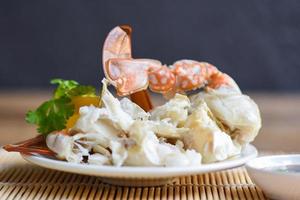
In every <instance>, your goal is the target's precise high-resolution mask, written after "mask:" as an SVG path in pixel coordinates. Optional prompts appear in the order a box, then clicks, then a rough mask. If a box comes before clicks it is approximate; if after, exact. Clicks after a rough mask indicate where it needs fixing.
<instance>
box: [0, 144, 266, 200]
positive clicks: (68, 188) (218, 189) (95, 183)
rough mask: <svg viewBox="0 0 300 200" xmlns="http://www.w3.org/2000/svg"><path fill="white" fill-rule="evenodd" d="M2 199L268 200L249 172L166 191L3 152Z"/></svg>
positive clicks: (194, 179) (199, 178)
mask: <svg viewBox="0 0 300 200" xmlns="http://www.w3.org/2000/svg"><path fill="white" fill-rule="evenodd" d="M0 199H201V200H202V199H207V200H209V199H265V197H264V195H263V193H262V191H261V190H260V189H259V188H258V187H257V186H255V185H254V184H253V182H252V181H251V179H250V178H249V176H248V174H247V172H246V170H245V169H244V168H243V167H242V168H236V169H231V170H226V171H221V172H215V173H208V174H203V175H195V176H190V177H183V178H180V179H178V180H177V181H176V182H175V183H174V184H170V185H166V186H162V187H144V188H142V187H136V188H134V187H117V186H111V185H107V184H104V183H102V182H101V181H100V180H99V179H98V178H97V177H90V176H82V175H76V174H71V173H65V172H59V171H54V170H48V169H44V168H41V167H38V166H34V165H31V164H29V163H27V162H26V161H24V160H23V159H22V158H21V156H20V155H19V154H18V153H6V152H5V151H3V150H0Z"/></svg>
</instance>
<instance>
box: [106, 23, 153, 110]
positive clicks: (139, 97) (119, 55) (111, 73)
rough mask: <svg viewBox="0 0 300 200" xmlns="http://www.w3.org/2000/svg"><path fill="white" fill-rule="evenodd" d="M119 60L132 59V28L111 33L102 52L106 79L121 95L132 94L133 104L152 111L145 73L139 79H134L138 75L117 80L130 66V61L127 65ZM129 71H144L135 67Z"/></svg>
mask: <svg viewBox="0 0 300 200" xmlns="http://www.w3.org/2000/svg"><path fill="white" fill-rule="evenodd" d="M117 59H132V54H131V27H130V26H127V25H123V26H117V27H115V28H114V29H113V30H111V31H110V32H109V34H108V36H107V37H106V40H105V42H104V46H103V51H102V62H103V70H104V74H105V76H106V78H107V79H108V80H109V81H110V83H111V84H112V85H114V86H115V87H116V88H117V92H118V94H119V95H122V96H125V95H129V94H130V98H131V99H132V100H133V102H135V103H137V104H138V105H140V106H141V107H142V108H143V109H144V110H145V111H149V110H151V109H152V108H153V106H152V103H151V100H150V98H149V94H148V93H147V90H145V89H146V88H147V86H148V85H147V84H146V83H145V82H146V81H145V80H147V79H143V77H144V76H143V75H144V73H143V72H142V74H139V75H141V76H140V78H139V79H136V78H134V77H135V76H136V74H135V75H134V76H125V77H122V78H117V77H118V76H119V75H121V72H122V70H124V69H123V68H122V67H128V66H129V65H128V62H129V60H128V61H127V62H125V63H120V62H122V61H117ZM113 60H114V61H113ZM138 63H139V62H138ZM138 63H136V62H135V67H138V66H140V65H139V64H138ZM130 66H131V65H130ZM129 69H131V71H133V70H136V73H138V72H141V70H143V69H137V68H134V67H133V68H131V67H130V68H129ZM116 79H118V81H116ZM118 88H120V89H118Z"/></svg>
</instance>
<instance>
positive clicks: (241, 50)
mask: <svg viewBox="0 0 300 200" xmlns="http://www.w3.org/2000/svg"><path fill="white" fill-rule="evenodd" d="M119 24H130V25H131V26H132V27H133V31H134V32H133V53H134V57H140V58H141V57H144V58H155V59H159V60H161V61H162V62H163V63H167V64H172V63H173V62H174V61H176V60H178V59H182V58H190V59H194V60H199V61H208V62H211V63H212V64H215V65H216V66H218V67H219V68H220V69H221V70H222V71H224V72H226V73H228V74H230V75H231V76H232V77H233V78H234V79H235V80H236V81H237V82H238V84H239V85H240V86H241V88H242V89H244V90H264V91H266V90H268V91H299V90H300V79H299V75H300V59H299V55H300V1H299V0H286V1H284V0H252V1H240V0H236V1H218V2H217V1H196V0H193V1H192V0H187V1H184V0H180V1H179V0H160V1H150V0H148V1H143V0H136V1H131V0H127V1H125V0H123V1H121V0H120V1H94V0H86V1H83V0H81V1H79V0H69V1H63V0H61V1H53V0H51V1H45V0H37V1H26V0H22V1H13V0H11V1H0V25H1V26H0V88H41V87H48V82H49V79H51V78H54V77H61V78H65V79H75V80H77V81H79V82H81V83H86V84H93V85H97V84H98V83H100V80H101V77H102V76H103V73H102V66H101V51H102V44H103V42H104V39H105V37H106V34H107V33H108V32H109V31H110V30H111V29H112V28H113V27H114V26H116V25H119Z"/></svg>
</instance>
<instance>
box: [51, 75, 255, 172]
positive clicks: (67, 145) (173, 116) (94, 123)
mask: <svg viewBox="0 0 300 200" xmlns="http://www.w3.org/2000/svg"><path fill="white" fill-rule="evenodd" d="M220 95H223V94H222V93H217V94H215V93H206V94H201V93H200V94H198V95H196V96H194V97H192V98H191V100H190V99H189V98H188V97H187V96H185V95H181V94H176V95H175V97H174V98H172V99H170V100H169V101H168V102H167V103H165V104H164V105H162V106H159V107H156V108H155V109H154V110H152V111H151V112H150V113H147V112H145V111H144V110H143V109H141V108H140V107H139V106H138V105H136V104H135V103H133V102H132V101H130V100H129V99H127V98H123V99H121V100H120V101H119V100H118V99H117V98H115V97H114V96H113V95H112V94H111V93H110V92H109V90H108V89H107V81H106V80H103V91H102V105H101V107H94V106H83V107H81V108H80V111H79V114H80V117H79V119H78V120H77V122H76V124H75V125H74V127H73V128H72V130H71V132H72V133H74V134H73V135H64V134H57V133H53V134H49V135H48V136H47V138H46V142H47V145H48V147H49V148H50V149H51V150H52V151H54V152H55V153H56V154H57V157H58V158H60V159H65V160H67V161H68V162H73V163H88V164H95V165H114V166H195V165H200V164H201V163H210V162H216V161H222V160H225V159H228V158H229V157H232V156H235V155H238V154H240V152H241V149H242V146H243V145H245V144H246V143H248V142H250V141H251V140H252V139H253V138H254V137H255V134H253V133H250V134H251V135H247V133H248V132H249V130H251V131H254V132H255V130H256V129H257V128H258V126H259V125H257V127H255V126H253V127H252V126H251V125H248V126H247V124H249V121H250V122H253V123H254V124H255V123H256V122H257V121H259V120H260V118H259V120H258V119H256V118H255V117H256V115H257V112H258V114H259V111H258V109H257V111H256V110H255V109H254V110H255V111H253V113H250V116H249V117H248V118H246V119H240V118H239V116H237V117H236V115H235V114H233V113H229V114H228V112H236V113H238V114H239V113H240V112H243V110H241V111H238V109H237V108H236V107H234V108H235V109H234V110H233V111H229V109H227V107H225V108H222V109H223V110H224V113H225V114H224V113H222V112H223V111H222V112H221V113H220V112H219V110H220V109H217V107H218V106H220V104H222V106H223V105H225V106H231V104H233V103H234V102H233V103H230V102H227V101H226V102H222V98H220ZM235 95H236V97H228V98H230V101H236V102H240V101H242V103H243V104H245V105H246V107H247V106H248V107H249V106H253V104H252V101H251V99H250V98H248V97H246V96H243V95H241V94H240V92H239V91H236V94H235ZM254 105H255V104H254ZM226 109H227V110H226ZM255 112H256V113H255ZM226 115H228V116H229V118H230V117H231V118H233V119H234V121H232V120H230V119H228V116H226ZM231 115H234V116H231ZM226 120H227V121H230V123H228V124H229V125H228V126H227V129H225V128H224V127H223V125H222V124H224V123H226V122H227V121H226ZM243 120H244V121H246V122H245V123H244V124H243ZM251 120H252V121H251ZM255 120H256V121H255ZM234 123H236V124H234ZM259 123H260V121H259ZM243 128H245V129H246V130H244V129H243ZM258 129H259V128H258ZM247 131H248V132H247ZM257 131H258V130H257ZM236 132H239V133H240V134H238V135H234V133H235V134H236Z"/></svg>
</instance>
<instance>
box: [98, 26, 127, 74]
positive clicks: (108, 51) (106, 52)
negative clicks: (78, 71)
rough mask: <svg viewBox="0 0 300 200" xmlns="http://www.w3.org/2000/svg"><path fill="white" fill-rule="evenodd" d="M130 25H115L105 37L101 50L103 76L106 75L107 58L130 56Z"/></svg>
mask: <svg viewBox="0 0 300 200" xmlns="http://www.w3.org/2000/svg"><path fill="white" fill-rule="evenodd" d="M131 32H132V30H131V27H130V26H126V25H124V26H117V27H115V28H114V29H113V30H111V31H110V32H109V34H108V36H107V37H106V39H105V41H104V45H103V51H102V64H103V69H104V74H105V76H106V77H107V78H108V79H109V76H108V72H107V71H108V69H107V68H108V67H109V66H108V63H107V62H108V60H110V59H113V58H131Z"/></svg>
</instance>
